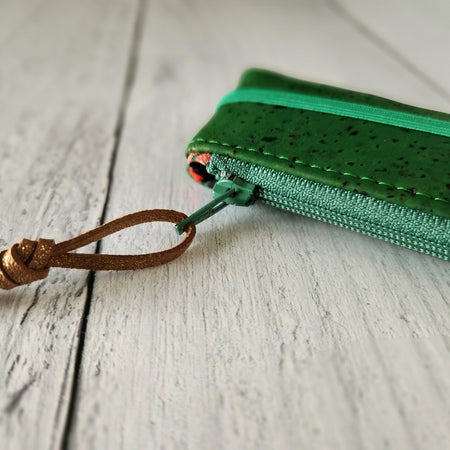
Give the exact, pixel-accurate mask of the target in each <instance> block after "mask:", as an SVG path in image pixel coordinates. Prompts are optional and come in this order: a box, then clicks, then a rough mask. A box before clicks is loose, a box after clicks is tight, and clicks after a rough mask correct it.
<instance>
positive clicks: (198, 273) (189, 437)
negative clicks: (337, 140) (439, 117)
mask: <svg viewBox="0 0 450 450" xmlns="http://www.w3.org/2000/svg"><path fill="white" fill-rule="evenodd" d="M162 43H164V45H163V44H162ZM251 65H255V66H262V67H268V68H273V69H277V70H279V71H282V72H286V73H291V74H296V75H297V76H299V77H300V76H302V77H304V78H309V79H318V80H321V81H327V82H330V83H333V84H338V85H341V86H345V87H350V88H354V89H361V90H368V91H372V92H375V93H381V94H384V95H386V96H390V97H394V98H398V99H401V100H404V101H409V102H412V103H422V104H424V103H427V102H428V103H429V104H431V103H433V104H434V105H438V106H440V107H441V108H443V109H446V108H447V109H448V103H447V101H446V100H445V99H443V98H442V97H441V96H440V95H439V94H438V93H436V92H435V90H434V89H433V88H432V87H430V86H429V85H427V84H426V83H424V81H423V80H422V79H420V78H418V77H417V76H416V75H415V74H413V73H409V72H408V71H407V70H406V69H405V67H404V65H402V63H401V62H398V61H396V60H395V59H393V58H392V55H390V54H386V53H385V52H384V51H383V49H381V48H380V47H379V46H378V45H376V43H374V42H373V41H372V40H371V38H370V37H368V36H366V35H364V34H362V33H361V30H360V29H358V28H356V27H355V26H353V25H352V23H349V22H348V21H347V20H345V19H344V18H343V17H342V16H341V15H339V14H336V12H335V10H334V9H333V8H330V7H329V4H328V3H326V2H312V1H303V2H289V1H283V2H277V3H276V4H275V3H272V2H243V3H238V2H233V3H230V2H228V3H226V4H225V3H219V2H200V1H195V2H189V3H186V2H182V1H176V0H174V1H170V2H167V1H153V2H151V3H149V7H148V10H147V16H146V19H145V28H144V32H143V37H142V45H141V48H140V51H139V54H138V64H137V76H136V82H135V84H134V87H133V91H132V96H131V99H130V104H129V107H128V109H127V113H126V126H125V129H124V134H123V139H122V142H121V145H120V148H119V153H118V157H117V163H116V166H115V171H114V176H113V184H112V190H111V197H110V202H109V204H108V218H113V217H116V216H117V215H120V214H123V213H125V212H130V211H133V210H137V209H141V208H153V207H168V208H175V209H180V210H183V211H185V212H190V211H193V210H195V209H196V208H198V207H199V206H201V205H203V204H204V203H205V202H206V201H208V200H209V198H210V193H209V192H208V191H206V190H203V189H201V188H200V187H199V186H197V185H195V184H193V183H192V182H191V181H190V180H189V179H188V177H187V176H186V175H185V169H184V162H183V149H184V147H185V145H186V143H187V142H188V141H189V139H190V138H191V137H192V135H193V134H194V133H195V131H196V130H197V129H198V128H199V127H200V126H201V125H202V123H203V122H204V121H205V120H206V119H207V118H208V117H209V115H210V114H211V112H212V111H213V108H214V106H215V104H216V102H217V100H218V99H219V98H220V96H221V95H222V94H223V93H224V92H226V91H227V90H228V89H230V88H232V87H233V86H234V84H235V83H236V80H237V77H238V75H239V73H240V71H241V70H243V69H244V68H246V67H248V66H251ZM171 236H172V232H171V231H170V227H169V226H167V227H164V226H160V227H142V228H140V229H136V230H133V231H132V232H128V233H124V234H123V235H121V236H119V237H118V238H117V239H111V240H110V241H109V242H105V243H104V247H103V248H104V250H105V251H113V250H117V248H120V249H123V250H124V251H125V250H128V251H147V248H151V249H156V248H165V247H166V246H168V245H169V243H170V238H171ZM172 237H173V236H172ZM448 288H449V286H448V266H447V264H446V263H444V262H442V261H439V260H437V259H434V258H431V257H427V256H424V255H420V254H416V253H413V252H411V251H409V250H406V249H402V248H398V247H395V246H392V245H390V244H387V243H383V242H380V241H377V240H374V239H371V238H368V237H364V236H361V235H358V234H355V233H353V232H350V231H347V230H343V229H338V228H336V227H333V226H331V225H327V224H323V223H320V222H317V221H314V220H310V219H305V218H302V217H298V216H295V215H292V214H288V213H284V212H282V211H277V210H275V209H273V208H270V207H266V206H263V205H257V206H254V207H252V208H248V209H239V208H228V210H224V211H223V212H222V213H221V214H220V215H218V216H216V217H214V218H212V219H210V220H209V221H208V222H206V223H204V224H202V225H200V226H199V230H198V237H197V238H196V242H195V243H194V246H193V248H192V249H191V250H190V251H189V252H188V253H187V254H186V255H185V256H184V257H182V258H180V259H179V260H177V261H175V262H173V263H172V264H170V265H167V266H165V267H160V268H155V269H153V270H149V271H143V272H139V273H132V274H103V273H102V274H97V275H96V282H95V286H94V292H93V296H92V305H91V309H90V314H89V318H88V323H87V329H86V341H85V347H84V351H83V359H82V365H81V372H80V379H79V385H78V390H77V396H76V406H75V412H74V422H73V428H72V429H71V433H70V436H69V437H70V439H69V442H70V444H71V446H72V447H73V448H78V447H83V446H87V447H88V448H258V449H259V448H277V449H283V448H286V449H290V448H308V449H310V448H318V449H319V448H333V449H336V448H342V449H347V448H374V449H375V448H380V447H387V448H390V447H392V448H427V449H430V448H436V449H438V448H443V447H445V445H446V444H447V443H448V442H449V437H450V436H449V432H448V430H449V425H450V424H449V416H448V401H449V381H448V377H447V373H448V371H449V369H450V364H449V358H448V350H449V339H448V331H449V321H448V315H449V303H448Z"/></svg>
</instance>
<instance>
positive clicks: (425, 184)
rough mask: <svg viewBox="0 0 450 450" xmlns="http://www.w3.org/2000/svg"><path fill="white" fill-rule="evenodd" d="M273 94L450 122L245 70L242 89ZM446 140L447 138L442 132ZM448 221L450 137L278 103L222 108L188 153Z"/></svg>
mask: <svg viewBox="0 0 450 450" xmlns="http://www.w3.org/2000/svg"><path fill="white" fill-rule="evenodd" d="M249 88H250V89H260V90H261V89H270V90H271V91H277V90H279V91H283V92H293V93H302V94H307V95H310V96H316V97H323V98H328V99H336V100H343V101H346V102H352V103H354V104H357V105H368V106H373V107H377V108H383V109H385V110H390V111H398V112H402V113H410V114H414V115H415V116H422V117H426V118H431V119H436V121H439V122H440V124H441V128H442V124H444V125H443V126H444V128H445V123H448V124H449V125H448V126H449V129H450V115H449V114H445V113H440V112H434V111H429V110H425V109H421V108H416V107H413V106H408V105H404V104H401V103H397V102H393V101H390V100H387V99H383V98H380V97H376V96H372V95H368V94H362V93H358V92H352V91H348V90H343V89H339V88H335V87H330V86H325V85H321V84H316V83H311V82H306V81H300V80H296V79H293V78H288V77H285V76H282V75H279V74H276V73H273V72H267V71H264V70H259V69H251V70H248V71H246V72H245V73H244V74H243V75H242V77H241V80H240V83H239V86H238V90H239V89H242V90H245V89H249ZM443 134H445V131H444V132H443ZM187 151H188V152H192V151H195V152H208V153H216V154H220V155H225V156H229V157H232V158H236V159H238V160H241V161H245V162H249V163H254V164H256V165H258V166H262V167H267V168H270V169H275V170H278V171H280V172H283V173H287V174H290V175H295V176H298V177H302V178H305V179H307V180H312V181H315V182H318V183H323V184H325V185H328V186H334V187H337V188H340V189H343V190H347V191H351V192H354V193H358V194H361V195H366V196H370V197H373V198H376V199H380V200H385V201H387V202H391V203H394V204H397V205H401V206H404V207H408V208H412V209H415V210H419V211H423V212H426V213H429V214H432V215H436V216H439V217H443V218H447V219H448V218H450V164H449V155H450V138H449V137H448V135H447V136H445V135H440V134H435V133H431V132H425V131H419V130H415V129H410V128H407V127H399V126H393V125H388V124H383V123H377V122H373V121H371V120H364V119H358V118H353V117H345V116H341V117H340V116H338V115H335V114H329V113H324V112H317V111H310V110H307V109H301V108H291V107H286V106H280V105H276V104H264V102H261V103H258V102H255V101H252V102H245V101H243V102H241V101H239V102H231V103H225V104H222V105H221V106H220V107H219V108H218V109H217V111H216V112H215V114H214V116H213V117H212V119H211V120H210V121H209V122H208V123H207V124H206V125H205V126H204V127H203V128H202V129H201V130H200V132H199V133H198V134H197V135H196V136H195V138H194V139H193V140H192V141H191V143H190V144H189V146H188V150H187Z"/></svg>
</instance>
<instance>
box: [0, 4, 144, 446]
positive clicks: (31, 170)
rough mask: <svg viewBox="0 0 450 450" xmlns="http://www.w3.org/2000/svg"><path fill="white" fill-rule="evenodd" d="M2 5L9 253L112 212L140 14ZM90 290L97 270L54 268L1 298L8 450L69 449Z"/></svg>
mask: <svg viewBox="0 0 450 450" xmlns="http://www.w3.org/2000/svg"><path fill="white" fill-rule="evenodd" d="M0 8H1V11H2V14H0V30H1V33H0V57H1V65H0V104H1V108H0V124H1V127H0V155H1V159H0V161H1V166H0V180H1V183H0V205H1V210H2V214H1V218H0V236H1V239H0V244H1V247H2V248H4V247H6V246H8V245H11V244H12V243H13V242H17V241H18V240H20V239H21V238H22V237H29V238H36V237H50V238H55V240H57V241H60V240H63V239H65V238H68V237H71V236H74V235H75V234H78V233H80V232H82V231H84V230H85V229H86V228H89V227H92V226H95V225H96V224H97V223H98V221H99V219H100V216H101V213H102V208H103V204H104V200H105V192H106V188H107V183H108V169H109V164H110V157H111V152H112V149H113V143H114V128H115V126H116V121H117V115H118V109H119V104H120V100H121V93H122V88H123V83H124V75H125V71H126V64H127V61H128V54H129V46H130V39H131V35H132V28H133V24H134V20H135V11H136V5H135V4H134V3H133V2H129V3H127V4H124V3H123V2H96V3H95V4H94V3H92V2H89V1H81V2H57V1H49V2H45V3H43V2H27V1H22V2H2V5H1V7H0ZM3 12H5V14H3ZM80 30H82V32H80ZM93 250H94V248H93V247H92V246H91V247H90V249H89V248H88V251H93ZM86 292H87V273H86V272H82V271H73V272H68V271H61V270H54V271H52V272H51V275H50V277H49V278H48V279H47V280H46V281H44V282H42V283H40V284H33V285H31V286H29V287H25V288H19V289H17V290H15V291H11V292H1V293H0V323H1V327H0V340H1V343H2V346H1V347H2V350H1V351H0V365H1V370H0V386H1V390H0V447H1V448H2V449H9V448H11V449H20V448H24V449H25V448H27V449H30V448H46V449H48V448H59V446H60V444H61V439H62V435H63V432H64V426H65V421H66V417H67V412H68V405H69V402H70V398H71V385H72V379H73V375H74V361H75V355H76V353H77V347H78V341H79V336H78V332H79V327H80V323H81V318H82V315H83V309H84V305H85V301H86Z"/></svg>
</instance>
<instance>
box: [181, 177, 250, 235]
mask: <svg viewBox="0 0 450 450" xmlns="http://www.w3.org/2000/svg"><path fill="white" fill-rule="evenodd" d="M213 196H214V200H212V201H211V202H209V203H207V204H206V205H205V206H203V207H202V208H200V209H199V210H197V211H195V212H194V213H193V214H191V215H190V216H189V217H186V219H184V220H182V221H181V222H180V223H178V224H176V225H175V231H176V232H177V234H183V232H184V228H185V227H186V225H187V224H188V223H192V222H194V223H195V225H198V224H199V223H200V222H203V221H204V220H206V219H208V218H209V217H211V216H212V215H214V214H216V213H217V212H219V211H220V210H221V209H223V208H225V206H228V205H237V206H250V205H252V204H253V203H255V200H256V199H255V185H254V184H251V183H247V182H245V181H244V180H241V179H240V178H237V177H235V178H233V179H232V180H230V179H227V178H223V179H221V180H219V181H217V183H216V184H215V185H214V187H213Z"/></svg>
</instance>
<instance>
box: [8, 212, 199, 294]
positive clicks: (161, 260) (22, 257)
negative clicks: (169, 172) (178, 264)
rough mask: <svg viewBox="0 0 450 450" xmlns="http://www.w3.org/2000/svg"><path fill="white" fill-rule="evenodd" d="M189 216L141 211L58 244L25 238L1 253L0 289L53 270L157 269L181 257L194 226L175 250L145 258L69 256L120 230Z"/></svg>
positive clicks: (24, 282) (96, 255)
mask: <svg viewBox="0 0 450 450" xmlns="http://www.w3.org/2000/svg"><path fill="white" fill-rule="evenodd" d="M186 217H187V216H186V215H185V214H183V213H181V212H178V211H173V210H168V209H153V210H145V211H139V212H136V213H133V214H128V215H126V216H123V217H120V218H119V219H115V220H112V221H111V222H108V223H105V224H103V225H100V226H99V227H97V228H94V229H92V230H90V231H87V232H86V233H83V234H80V235H79V236H76V237H74V238H72V239H69V240H67V241H64V242H61V243H59V244H55V242H54V241H53V240H51V239H38V240H37V241H30V240H28V239H22V241H21V242H20V244H14V245H13V246H12V247H11V248H9V249H8V250H4V251H2V252H0V288H1V289H7V290H8V289H12V288H14V287H17V286H20V285H23V284H28V283H31V282H33V281H37V280H42V279H44V278H45V277H46V276H47V275H48V271H49V268H50V267H64V268H68V269H86V270H137V269H144V268H147V267H153V266H158V265H161V264H165V263H168V262H170V261H172V260H174V259H176V258H178V257H179V256H180V255H181V254H182V253H184V252H185V251H186V250H187V248H188V247H189V245H190V244H191V243H192V240H193V239H194V236H195V225H194V223H189V224H188V225H187V226H186V227H185V230H184V231H185V233H186V237H185V238H184V240H183V241H181V242H180V243H179V244H178V245H176V246H175V247H172V248H170V249H168V250H163V251H161V252H155V253H147V254H143V255H101V254H85V253H70V252H71V251H72V250H75V249H77V248H80V247H84V246H85V245H87V244H90V243H92V242H95V241H98V240H100V239H102V238H104V237H105V236H108V235H110V234H112V233H115V232H117V231H120V230H123V229H124V228H128V227H131V226H134V225H138V224H141V223H145V222H171V223H175V224H177V223H179V222H181V221H182V220H184V219H185V218H186Z"/></svg>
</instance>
